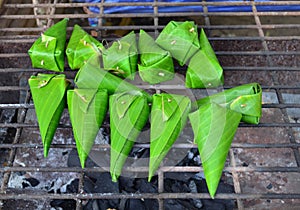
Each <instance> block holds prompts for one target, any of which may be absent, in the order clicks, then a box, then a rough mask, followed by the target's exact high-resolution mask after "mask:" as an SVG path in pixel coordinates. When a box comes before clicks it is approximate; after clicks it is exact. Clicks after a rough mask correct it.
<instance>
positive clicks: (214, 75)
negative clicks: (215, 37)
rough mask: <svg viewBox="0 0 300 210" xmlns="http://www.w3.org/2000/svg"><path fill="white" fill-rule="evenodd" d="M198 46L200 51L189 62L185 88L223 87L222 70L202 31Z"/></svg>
mask: <svg viewBox="0 0 300 210" xmlns="http://www.w3.org/2000/svg"><path fill="white" fill-rule="evenodd" d="M200 46H201V48H200V50H199V51H197V52H196V53H195V55H193V56H192V58H191V60H190V61H189V64H188V69H187V72H186V83H185V84H186V87H188V88H214V87H218V86H220V85H223V83H224V76H223V69H222V67H221V65H220V63H219V61H218V59H217V57H216V55H215V52H214V50H213V49H212V47H211V45H210V43H209V41H208V39H207V37H206V35H205V32H204V30H203V29H202V30H201V33H200Z"/></svg>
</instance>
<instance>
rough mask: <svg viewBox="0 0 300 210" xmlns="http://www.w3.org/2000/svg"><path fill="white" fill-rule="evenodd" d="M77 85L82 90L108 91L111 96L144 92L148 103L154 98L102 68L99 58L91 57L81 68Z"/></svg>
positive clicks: (76, 79)
mask: <svg viewBox="0 0 300 210" xmlns="http://www.w3.org/2000/svg"><path fill="white" fill-rule="evenodd" d="M75 84H76V85H77V87H78V88H80V89H82V88H87V89H107V91H108V94H109V95H111V94H114V93H119V92H124V91H130V90H136V91H140V92H142V93H143V95H145V96H146V97H147V99H148V102H151V101H152V96H150V94H148V93H147V92H146V91H144V90H142V89H140V88H138V87H136V86H135V85H133V84H131V83H129V82H127V81H125V80H123V79H121V78H119V77H117V76H115V75H113V74H111V73H109V72H108V71H105V70H104V69H102V68H100V61H99V57H98V56H93V57H91V58H90V59H89V60H88V62H87V63H86V64H85V65H84V66H82V67H81V68H80V70H79V71H78V73H77V75H76V78H75Z"/></svg>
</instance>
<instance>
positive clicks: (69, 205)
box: [50, 200, 76, 210]
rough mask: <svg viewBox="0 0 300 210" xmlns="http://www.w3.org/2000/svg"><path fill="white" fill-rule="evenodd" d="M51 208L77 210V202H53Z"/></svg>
mask: <svg viewBox="0 0 300 210" xmlns="http://www.w3.org/2000/svg"><path fill="white" fill-rule="evenodd" d="M50 206H51V207H53V208H54V209H59V208H60V209H63V210H67V209H76V201H75V200H53V201H51V202H50Z"/></svg>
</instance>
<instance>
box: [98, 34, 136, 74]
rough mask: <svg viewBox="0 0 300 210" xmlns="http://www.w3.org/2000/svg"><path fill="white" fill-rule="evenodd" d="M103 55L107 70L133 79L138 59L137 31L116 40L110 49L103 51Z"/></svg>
mask: <svg viewBox="0 0 300 210" xmlns="http://www.w3.org/2000/svg"><path fill="white" fill-rule="evenodd" d="M102 57H103V66H104V69H105V70H110V71H112V72H113V73H114V74H116V75H118V76H120V77H122V78H128V79H131V80H133V79H134V77H135V72H136V67H137V61H138V49H137V43H136V35H135V33H134V32H133V31H132V32H130V33H129V34H127V35H126V36H124V37H122V38H120V39H119V40H118V41H114V42H113V43H112V45H111V46H110V47H109V48H108V49H106V50H104V51H103V55H102Z"/></svg>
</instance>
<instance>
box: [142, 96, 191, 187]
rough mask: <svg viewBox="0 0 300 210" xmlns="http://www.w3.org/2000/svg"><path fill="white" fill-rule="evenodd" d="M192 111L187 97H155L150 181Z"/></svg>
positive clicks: (152, 117) (152, 118)
mask: <svg viewBox="0 0 300 210" xmlns="http://www.w3.org/2000/svg"><path fill="white" fill-rule="evenodd" d="M190 109H191V101H190V99H189V98H188V97H186V96H182V95H175V94H167V93H162V94H155V95H153V103H152V108H151V121H150V123H151V128H150V163H149V176H148V180H149V181H150V180H151V178H152V176H153V175H154V174H155V171H156V170H157V168H158V167H159V165H160V163H161V161H162V159H163V158H164V157H165V156H166V154H167V153H168V151H169V150H170V148H171V147H172V145H173V143H174V142H175V141H176V139H177V137H178V136H179V134H180V132H181V131H182V129H183V128H184V126H185V124H186V121H187V117H188V114H189V112H190Z"/></svg>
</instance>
